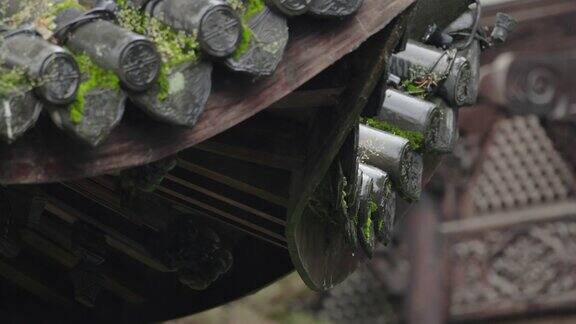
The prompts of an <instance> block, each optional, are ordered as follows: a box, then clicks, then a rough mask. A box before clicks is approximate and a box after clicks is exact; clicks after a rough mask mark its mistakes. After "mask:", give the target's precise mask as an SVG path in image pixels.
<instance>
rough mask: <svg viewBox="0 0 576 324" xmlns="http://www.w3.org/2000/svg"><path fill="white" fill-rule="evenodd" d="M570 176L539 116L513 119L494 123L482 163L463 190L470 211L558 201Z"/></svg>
mask: <svg viewBox="0 0 576 324" xmlns="http://www.w3.org/2000/svg"><path fill="white" fill-rule="evenodd" d="M572 188H574V176H573V174H572V172H571V170H570V167H569V166H568V164H567V163H566V162H565V161H564V160H563V159H562V157H561V156H560V154H559V153H558V152H557V151H556V150H555V148H554V145H553V143H552V141H551V140H550V138H549V137H548V135H547V134H546V131H545V129H544V128H543V127H542V125H541V124H540V121H539V120H538V118H536V117H534V116H527V117H514V118H510V119H506V120H503V121H501V122H499V123H498V124H496V125H495V126H494V130H493V132H492V136H491V139H490V140H489V142H488V143H487V147H486V152H485V156H484V160H483V162H482V164H481V165H480V166H479V167H478V169H477V172H476V176H475V177H474V180H473V182H472V184H471V185H470V186H469V188H468V193H469V194H468V196H469V200H470V203H471V205H472V206H471V207H472V214H473V215H484V214H491V213H494V212H503V211H511V210H516V209H518V208H527V207H531V206H537V205H542V204H549V203H554V202H558V201H563V200H566V199H567V198H569V197H570V196H571V194H572Z"/></svg>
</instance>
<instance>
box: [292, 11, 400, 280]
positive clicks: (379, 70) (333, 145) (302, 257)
mask: <svg viewBox="0 0 576 324" xmlns="http://www.w3.org/2000/svg"><path fill="white" fill-rule="evenodd" d="M407 20H408V14H404V15H403V16H402V17H400V18H398V19H397V20H395V21H394V22H393V23H392V24H391V26H389V27H388V28H387V29H386V30H384V31H382V32H380V33H378V34H377V35H375V36H374V37H373V38H371V39H370V40H369V41H368V42H367V43H365V44H364V45H363V46H362V47H361V48H360V49H359V50H358V51H357V52H356V53H355V54H354V57H355V58H356V60H355V64H357V67H356V69H354V71H355V74H354V75H352V76H351V77H350V83H349V85H348V88H347V89H346V91H345V92H344V94H343V96H342V97H343V98H344V100H343V101H342V102H341V103H340V105H339V106H338V107H336V108H335V109H334V114H333V115H332V116H334V118H333V120H326V119H319V120H318V122H317V124H316V125H314V127H313V128H312V129H314V132H313V133H312V134H311V135H309V137H310V140H309V143H310V144H309V145H311V146H310V149H309V152H310V155H309V156H308V159H307V160H306V165H305V166H304V167H303V168H302V169H300V170H298V171H297V172H295V173H294V176H293V183H292V186H291V202H290V207H289V211H288V229H287V233H286V235H287V239H288V246H289V250H290V254H291V256H292V260H293V262H294V264H295V267H296V269H297V270H298V272H299V273H300V276H301V277H302V279H303V280H304V282H306V284H307V285H308V286H309V287H310V288H312V289H315V290H323V289H325V288H327V287H331V286H332V285H334V284H337V283H338V282H331V281H332V280H343V278H345V277H346V276H334V278H332V276H329V275H328V274H326V273H332V272H333V271H343V272H344V271H353V269H334V265H331V264H326V263H325V262H324V260H325V259H324V256H323V255H322V254H324V253H325V251H322V252H321V251H316V252H318V254H316V253H315V252H314V251H315V250H316V247H315V246H309V245H307V246H303V245H306V244H311V243H312V242H313V240H308V239H306V238H305V237H303V236H301V235H303V234H302V233H300V230H304V229H300V227H301V226H300V223H301V222H302V221H303V220H302V216H303V214H304V210H305V208H306V206H307V204H308V202H309V200H310V198H311V197H312V195H313V193H314V191H315V189H316V187H317V186H318V184H319V183H320V181H321V180H322V178H323V177H324V175H325V174H326V172H327V170H328V168H329V167H330V165H331V164H332V161H333V160H334V158H335V157H336V155H337V154H338V152H339V151H340V148H341V147H342V145H343V143H344V141H345V140H346V138H347V137H348V135H349V134H350V132H351V130H352V129H353V128H354V127H358V123H359V118H360V114H361V113H362V111H363V109H364V107H365V106H366V104H367V102H368V99H369V98H370V96H371V95H372V93H373V92H374V89H375V87H376V85H377V84H378V82H379V81H380V80H381V78H382V75H383V74H384V72H385V70H386V66H387V62H388V59H389V57H390V56H391V55H392V53H393V51H394V49H395V48H396V47H397V46H398V43H399V42H400V41H401V39H402V36H403V35H404V33H405V30H406V26H407ZM320 232H321V229H318V234H319V235H320ZM304 236H306V235H304ZM319 239H320V238H319ZM306 242H307V243H306ZM304 253H305V254H304ZM315 267H322V268H324V269H325V270H326V271H323V270H319V269H313V268H315ZM312 273H315V274H318V273H322V274H326V276H327V277H314V278H313V277H312V276H311V274H312Z"/></svg>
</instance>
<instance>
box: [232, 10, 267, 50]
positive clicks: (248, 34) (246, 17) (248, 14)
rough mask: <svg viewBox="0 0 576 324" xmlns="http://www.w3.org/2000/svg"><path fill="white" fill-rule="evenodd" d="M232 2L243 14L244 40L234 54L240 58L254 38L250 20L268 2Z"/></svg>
mask: <svg viewBox="0 0 576 324" xmlns="http://www.w3.org/2000/svg"><path fill="white" fill-rule="evenodd" d="M230 4H231V5H232V7H233V8H234V9H235V10H236V11H238V12H240V13H241V15H242V40H241V41H240V45H239V46H238V48H237V49H236V51H235V52H234V55H233V57H234V58H235V59H238V58H240V57H241V56H242V55H244V54H245V53H246V52H247V51H248V50H249V49H250V43H251V42H252V39H253V38H254V33H253V32H252V29H250V26H249V25H248V22H249V21H250V19H251V18H252V17H254V16H255V15H257V14H258V13H260V12H262V10H264V9H265V8H266V4H265V3H264V0H248V1H247V2H246V3H242V2H241V1H239V2H238V1H236V0H233V1H231V2H230Z"/></svg>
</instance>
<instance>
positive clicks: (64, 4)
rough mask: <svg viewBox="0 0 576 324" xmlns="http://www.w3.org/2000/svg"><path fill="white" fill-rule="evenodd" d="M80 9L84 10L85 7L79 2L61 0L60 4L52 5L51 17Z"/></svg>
mask: <svg viewBox="0 0 576 324" xmlns="http://www.w3.org/2000/svg"><path fill="white" fill-rule="evenodd" d="M68 9H80V10H84V9H85V8H84V6H82V5H81V4H80V3H78V1H77V0H61V1H60V2H58V3H56V4H54V5H52V10H51V15H58V14H59V13H61V12H62V11H64V10H68Z"/></svg>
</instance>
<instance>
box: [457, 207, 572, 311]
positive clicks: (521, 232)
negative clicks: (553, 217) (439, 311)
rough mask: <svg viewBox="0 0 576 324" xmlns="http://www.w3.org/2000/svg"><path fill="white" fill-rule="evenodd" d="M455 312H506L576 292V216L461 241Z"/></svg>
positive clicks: (498, 231) (496, 231)
mask: <svg viewBox="0 0 576 324" xmlns="http://www.w3.org/2000/svg"><path fill="white" fill-rule="evenodd" d="M450 257H451V262H452V264H453V271H454V273H453V279H452V285H453V286H452V289H453V290H452V294H451V313H452V314H453V315H456V316H457V315H464V314H470V313H476V312H480V311H483V310H487V309H492V310H494V309H497V310H498V309H502V310H503V309H507V308H510V307H513V306H515V305H516V306H518V305H522V304H526V303H534V302H543V301H545V299H546V298H547V297H550V296H559V295H562V294H566V293H573V292H574V291H575V290H576V215H574V216H571V217H569V218H567V219H566V220H563V221H553V222H549V223H545V224H531V225H526V226H524V227H519V226H517V227H515V228H513V229H505V230H493V231H490V232H486V233H483V234H480V235H476V237H474V238H470V239H465V240H460V241H458V242H457V243H455V244H453V245H452V247H451V251H450Z"/></svg>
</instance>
